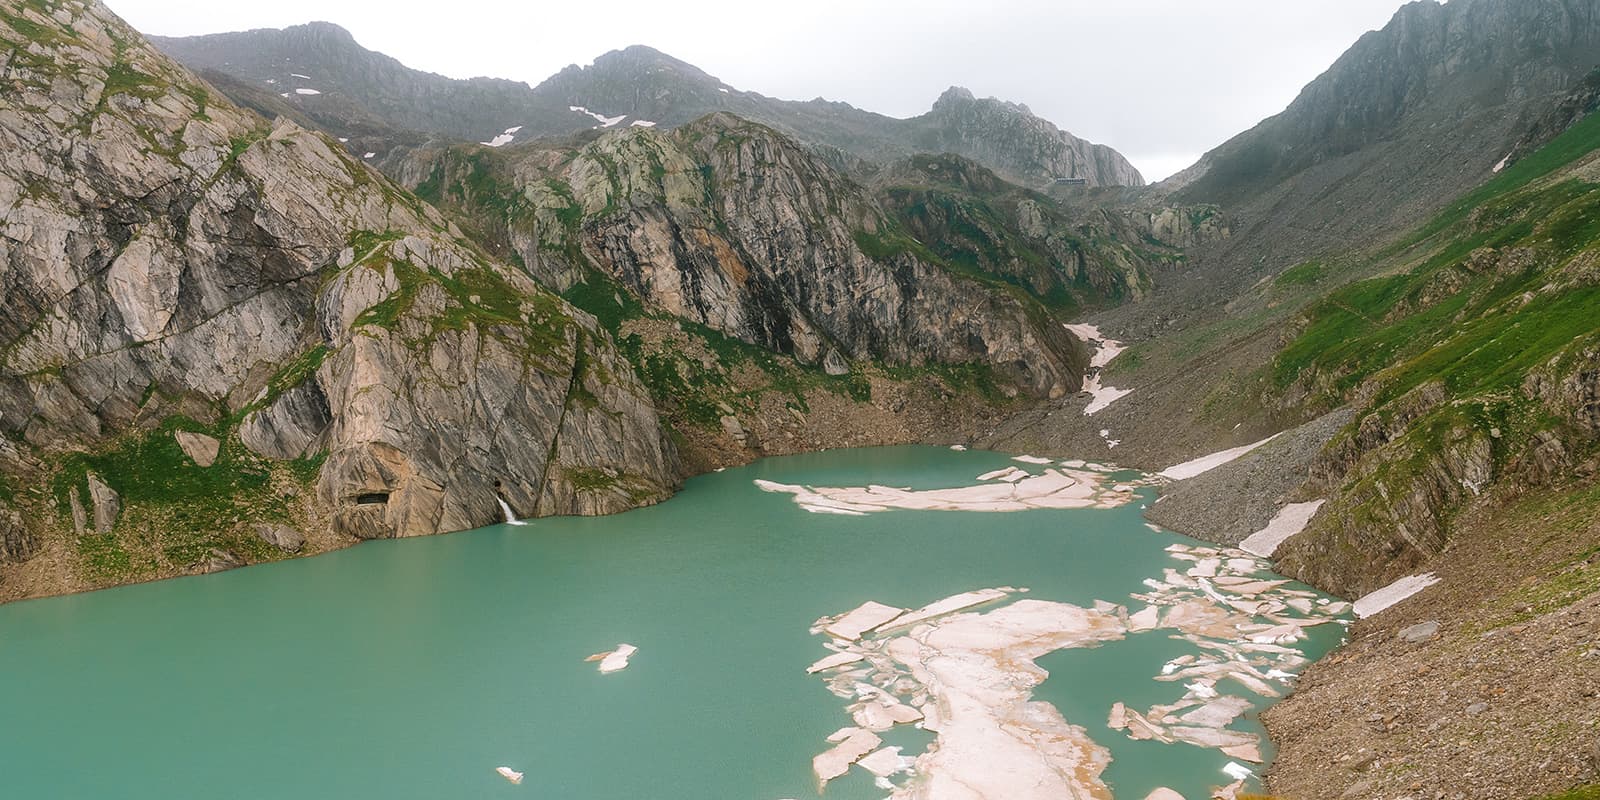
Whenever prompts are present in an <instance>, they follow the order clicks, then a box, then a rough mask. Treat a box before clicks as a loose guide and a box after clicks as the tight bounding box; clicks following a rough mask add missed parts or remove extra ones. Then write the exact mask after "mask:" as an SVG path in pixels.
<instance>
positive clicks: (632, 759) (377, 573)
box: [0, 447, 1342, 800]
mask: <svg viewBox="0 0 1600 800" xmlns="http://www.w3.org/2000/svg"><path fill="white" fill-rule="evenodd" d="M1015 464H1016V462H1013V461H1012V460H1010V458H1009V457H1008V456H1006V455H1002V454H996V453H986V452H953V451H950V450H946V449H942V448H932V447H893V448H874V449H865V450H839V451H831V452H825V453H816V454H810V455H801V456H789V457H782V458H772V459H767V460H763V461H760V462H757V463H755V464H753V465H750V466H747V467H742V468H737V469H729V470H726V471H724V472H720V473H715V474H710V475H705V476H701V477H698V478H695V479H693V480H690V481H689V482H688V483H687V484H686V485H685V486H684V488H683V490H682V492H680V493H679V494H678V495H676V496H675V497H673V498H672V499H671V500H669V501H667V502H665V503H662V504H661V505H658V506H655V507H651V508H646V509H640V510H637V511H633V512H629V513H626V514H621V515H617V516H612V517H601V518H552V519H540V520H535V521H532V522H530V523H529V524H527V525H520V526H512V525H498V526H493V527H489V528H484V529H480V530H476V531H470V532H466V533H460V534H452V535H448V536H437V537H429V538H421V539H407V540H398V541H382V542H369V543H365V544H362V545H360V546H358V547H354V548H350V549H347V550H343V551H339V552H335V553H330V554H327V555H322V556H317V557H315V558H307V559H300V560H292V561H285V562H280V563H273V564H267V565H262V566H257V567H250V568H248V569H242V570H235V571H232V572H227V573H222V574H216V575H207V576H198V577H190V578H181V579H177V580H170V581H163V582H158V583H150V584H143V585H138V586H129V587H123V588H118V589H112V590H107V591H101V592H94V593H90V594H84V595H76V596H69V597H59V598H51V599H45V600H35V601H27V602H20V603H12V604H9V605H5V606H0V712H3V720H4V721H3V722H0V785H3V787H4V788H3V790H0V792H3V794H4V796H6V797H15V798H89V797H117V798H141V799H142V798H150V799H152V800H154V799H156V798H160V800H169V799H170V798H189V797H193V798H201V797H228V798H241V799H249V800H256V799H258V798H259V799H262V800H265V799H267V798H274V799H277V798H284V799H287V798H296V799H297V800H302V799H304V798H383V799H384V800H398V799H400V798H416V799H417V800H422V799H424V798H426V799H427V800H439V799H441V798H451V799H454V798H516V797H528V798H570V799H572V800H637V798H653V799H654V800H679V799H680V798H681V799H682V800H706V799H707V798H713V799H715V800H723V799H724V798H726V799H727V800H780V799H781V798H797V799H799V798H816V797H818V796H819V790H818V788H817V781H816V778H815V777H814V776H813V774H812V763H811V760H812V757H813V756H815V755H816V754H818V753H821V752H823V751H824V750H827V749H828V748H829V747H830V746H831V745H830V744H829V743H828V742H827V737H828V736H829V734H831V733H833V732H834V731H836V730H838V729H840V728H842V727H845V726H848V725H852V724H853V723H852V722H851V718H850V715H849V714H848V712H847V711H846V708H845V706H846V701H844V700H841V699H840V698H838V697H835V696H834V695H833V694H830V693H829V691H828V688H827V685H826V681H824V680H822V679H820V678H819V677H818V676H813V675H807V674H806V671H805V670H806V667H807V666H808V665H810V664H811V663H812V662H814V661H816V660H818V659H819V658H822V657H823V656H826V655H828V654H829V651H828V650H826V649H824V648H823V644H824V642H825V641H826V639H825V637H822V636H816V635H812V634H810V633H808V630H809V629H810V628H811V626H812V625H813V623H814V622H815V621H816V620H817V619H818V618H820V617H823V616H825V615H837V614H841V613H843V612H846V611H849V610H850V609H853V608H855V607H857V606H859V605H861V604H862V603H863V602H865V601H869V600H872V601H877V602H880V603H886V604H889V605H893V606H899V607H904V608H917V607H919V606H921V605H924V604H927V603H930V602H933V601H935V600H939V599H941V598H944V597H948V596H951V595H954V594H957V593H960V592H966V591H970V590H976V589H983V588H989V587H1002V586H1013V587H1028V588H1029V589H1031V592H1030V593H1029V594H1027V595H1026V597H1027V598H1028V599H1032V600H1048V601H1059V602H1065V603H1072V604H1075V605H1080V606H1090V605H1092V604H1093V603H1094V601H1096V600H1106V601H1110V602H1112V603H1119V604H1123V605H1126V606H1128V607H1130V608H1138V607H1140V606H1141V605H1142V604H1141V603H1138V602H1136V601H1132V600H1130V599H1129V595H1130V594H1135V593H1140V592H1145V591H1148V588H1147V586H1146V585H1145V583H1144V582H1145V581H1146V580H1147V579H1152V578H1155V579H1159V578H1160V577H1161V576H1162V574H1163V571H1164V570H1167V569H1173V568H1176V569H1180V570H1181V569H1183V568H1185V567H1187V566H1191V565H1189V564H1186V563H1184V562H1181V561H1175V560H1174V559H1173V557H1172V554H1171V553H1169V552H1168V551H1167V548H1168V546H1169V545H1173V544H1188V545H1195V544H1198V543H1196V542H1194V541H1192V540H1189V539H1186V538H1184V537H1182V536H1178V535H1175V534H1171V533H1165V532H1159V531H1155V530H1152V529H1151V528H1150V527H1149V526H1147V525H1146V524H1145V521H1144V519H1143V518H1142V516H1141V507H1142V505H1143V504H1144V503H1147V502H1150V501H1152V500H1153V499H1154V496H1155V491H1154V489H1151V488H1141V489H1139V493H1140V496H1139V498H1138V499H1136V500H1135V501H1134V502H1132V503H1129V504H1126V505H1123V506H1120V507H1117V508H1111V509H1073V510H1034V511H1022V512H1015V513H977V512H951V511H887V512H883V513H874V514H868V515H864V516H842V515H829V514H814V513H808V512H807V511H806V510H804V509H803V508H801V507H800V506H799V505H797V504H796V502H795V501H794V498H793V497H791V496H790V495H788V494H783V493H773V492H765V491H762V490H761V489H759V488H758V487H757V486H756V485H755V484H754V483H753V481H754V480H756V479H764V480H768V481H773V482H776V483H783V484H803V485H817V486H866V485H868V484H882V485H889V486H900V487H914V488H919V489H925V488H945V487H960V486H970V485H973V484H974V483H976V481H975V480H974V478H975V477H976V476H977V475H979V474H980V473H985V472H989V471H993V470H997V469H1003V468H1005V467H1007V466H1013V465H1015ZM1298 588H1302V589H1303V588H1305V587H1298ZM979 610H980V611H981V610H982V609H979ZM1308 630H1309V632H1310V633H1311V639H1310V640H1309V641H1308V642H1302V643H1301V644H1300V645H1299V649H1301V650H1303V651H1304V652H1305V653H1306V654H1307V655H1308V656H1309V657H1312V658H1316V657H1318V656H1320V655H1322V654H1323V653H1325V652H1326V651H1327V650H1329V649H1330V648H1331V647H1333V646H1334V645H1336V644H1337V643H1338V640H1339V638H1340V636H1341V635H1342V629H1341V628H1340V626H1339V625H1335V624H1329V625H1322V626H1318V627H1314V628H1310V629H1308ZM623 642H626V643H630V644H633V645H636V646H637V647H638V648H639V649H638V652H637V653H636V654H635V655H634V656H633V658H632V663H631V665H630V666H629V667H628V668H627V669H625V670H623V671H621V672H616V673H612V674H600V673H599V672H598V671H597V669H596V665H595V664H594V663H592V662H586V661H585V658H586V657H588V656H589V655H591V654H595V653H600V652H604V651H608V650H611V649H613V648H615V647H616V646H617V645H618V644H619V643H623ZM1200 652H1201V648H1199V647H1198V646H1197V645H1196V644H1195V643H1194V642H1193V641H1189V640H1185V639H1183V638H1179V637H1176V636H1174V635H1172V632H1171V631H1165V630H1155V631H1149V632H1146V633H1141V634H1137V635H1130V636H1128V637H1126V638H1125V639H1122V640H1118V641H1111V642H1107V643H1105V644H1103V645H1101V646H1099V647H1095V648H1092V649H1074V650H1062V651H1058V652H1055V653H1051V654H1050V655H1047V656H1045V657H1044V658H1041V659H1039V662H1038V663H1039V665H1040V666H1041V667H1043V668H1044V669H1046V670H1048V671H1049V673H1050V676H1049V678H1048V679H1046V680H1045V682H1044V683H1043V684H1042V685H1041V686H1040V687H1039V688H1038V690H1037V691H1036V692H1035V693H1034V698H1035V699H1038V700H1044V701H1047V702H1049V703H1051V704H1053V705H1054V706H1055V707H1056V708H1057V709H1059V710H1060V711H1061V712H1062V714H1063V715H1064V716H1065V717H1066V719H1067V720H1068V721H1069V722H1071V723H1073V724H1076V725H1081V726H1083V727H1084V728H1085V729H1086V730H1087V732H1088V734H1089V735H1090V737H1091V738H1092V739H1094V741H1096V742H1097V743H1099V744H1101V745H1104V746H1105V747H1107V748H1109V749H1110V752H1111V755H1112V758H1113V760H1112V762H1111V764H1110V766H1109V767H1108V768H1107V769H1106V770H1105V772H1104V776H1103V777H1104V779H1105V781H1106V783H1107V784H1108V785H1109V787H1110V788H1111V790H1112V791H1113V792H1114V793H1115V795H1116V796H1117V797H1119V798H1135V799H1137V798H1143V797H1144V796H1145V795H1146V794H1147V793H1148V792H1149V791H1150V790H1152V789H1154V788H1156V787H1159V786H1166V787H1170V788H1172V789H1175V790H1178V791H1179V792H1182V793H1183V794H1184V795H1185V796H1187V797H1189V798H1191V799H1192V798H1200V797H1206V796H1209V794H1208V793H1209V791H1210V789H1211V787H1214V786H1219V785H1223V784H1226V783H1228V782H1230V781H1231V778H1229V777H1228V776H1227V775H1225V774H1224V773H1223V771H1222V768H1223V767H1224V766H1226V765H1227V764H1228V763H1229V762H1230V760H1231V759H1229V758H1228V757H1227V756H1224V755H1222V754H1221V753H1219V752H1218V751H1216V750H1213V749H1205V748H1201V747H1197V746H1194V745H1190V744H1184V743H1181V742H1179V743H1172V744H1166V743H1161V742H1157V741H1133V740H1131V739H1129V737H1128V735H1127V734H1126V733H1125V732H1123V731H1113V730H1110V729H1109V728H1108V727H1107V715H1108V711H1109V710H1110V709H1111V707H1112V705H1113V704H1114V703H1116V702H1118V701H1123V702H1126V703H1127V705H1128V707H1130V708H1140V709H1144V708H1148V707H1150V706H1152V705H1156V704H1161V703H1171V702H1174V701H1176V700H1177V699H1178V697H1180V696H1181V695H1182V694H1183V689H1182V686H1181V684H1177V683H1161V682H1157V681H1155V680H1154V679H1153V678H1154V676H1157V675H1160V674H1161V673H1162V668H1163V665H1164V664H1166V663H1167V662H1169V661H1171V660H1173V659H1175V658H1179V657H1182V656H1185V655H1191V654H1199V653H1200ZM1252 699H1255V698H1253V697H1252ZM1256 702H1257V705H1258V709H1257V710H1259V707H1260V706H1262V705H1264V702H1265V701H1260V700H1256ZM1231 727H1232V728H1233V729H1235V730H1245V731H1259V730H1260V729H1259V727H1257V723H1256V722H1255V720H1254V712H1251V713H1250V714H1248V715H1247V716H1246V718H1245V719H1243V720H1240V721H1237V722H1235V723H1234V724H1233V725H1232V726H1231ZM883 736H884V739H885V741H886V742H888V743H890V744H897V745H903V746H905V747H906V751H905V752H906V754H907V755H915V754H917V753H920V752H921V751H922V750H923V749H925V748H926V746H927V745H928V743H929V742H931V741H932V738H933V737H932V734H931V733H928V732H924V731H919V730H915V729H913V728H912V727H910V726H900V727H898V728H896V729H895V730H893V731H891V732H889V733H885V734H883ZM499 766H508V767H510V768H512V769H514V770H517V771H520V772H523V773H524V774H525V776H526V777H525V778H524V780H523V782H522V783H521V784H520V785H513V784H512V783H510V782H508V781H507V780H505V779H504V778H502V777H501V776H500V775H497V774H496V773H495V768H496V767H499ZM905 780H906V778H905V777H904V776H900V777H898V778H896V781H897V782H904V781H905ZM886 794H887V792H886V791H885V790H884V789H882V788H879V787H877V786H875V785H874V784H873V777H872V776H871V775H869V774H867V773H866V772H864V771H863V770H861V769H859V768H854V769H852V770H851V772H850V774H848V775H846V776H845V777H842V778H839V779H837V780H835V781H833V782H831V783H829V784H828V785H827V786H826V788H825V789H824V790H822V791H821V792H820V795H821V796H822V797H826V798H836V799H837V800H866V799H867V798H874V799H875V798H882V797H884V796H885V795H886Z"/></svg>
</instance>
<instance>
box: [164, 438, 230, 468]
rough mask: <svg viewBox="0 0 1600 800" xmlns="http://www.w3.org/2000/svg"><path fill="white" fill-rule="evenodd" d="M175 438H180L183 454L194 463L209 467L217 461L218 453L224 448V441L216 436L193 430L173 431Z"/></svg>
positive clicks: (179, 442)
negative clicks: (220, 440) (218, 439)
mask: <svg viewBox="0 0 1600 800" xmlns="http://www.w3.org/2000/svg"><path fill="white" fill-rule="evenodd" d="M172 436H173V438H175V439H177V440H178V446H179V447H181V448H183V454H184V455H186V456H188V457H189V458H191V459H193V460H194V463H196V464H198V465H200V466H202V467H209V466H211V465H212V464H215V463H217V453H218V452H219V451H220V450H221V449H222V442H219V441H217V439H216V438H215V437H212V436H207V435H205V434H203V433H194V432H192V431H173V432H172Z"/></svg>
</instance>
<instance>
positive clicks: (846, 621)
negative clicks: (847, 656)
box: [823, 600, 906, 639]
mask: <svg viewBox="0 0 1600 800" xmlns="http://www.w3.org/2000/svg"><path fill="white" fill-rule="evenodd" d="M905 611H906V610H905V609H903V608H895V607H894V606H886V605H884V604H882V603H875V602H873V601H871V600H868V601H867V602H865V603H862V604H861V605H859V606H857V607H856V608H855V609H854V610H852V611H850V612H848V613H846V614H845V615H843V616H841V617H839V618H838V619H836V620H834V621H832V622H829V623H827V624H826V625H824V626H823V630H825V631H827V632H828V634H829V635H830V636H835V637H837V638H840V639H860V638H861V634H863V633H866V632H867V631H870V630H872V629H873V628H876V627H878V626H879V625H883V624H886V623H888V622H890V621H892V620H894V619H895V618H896V617H899V616H900V615H901V614H904V613H905Z"/></svg>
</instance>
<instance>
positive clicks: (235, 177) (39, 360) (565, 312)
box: [0, 0, 676, 536]
mask: <svg viewBox="0 0 1600 800" xmlns="http://www.w3.org/2000/svg"><path fill="white" fill-rule="evenodd" d="M7 6H8V14H9V15H11V16H8V17H6V18H5V20H21V21H20V22H7V21H5V20H0V39H3V40H4V42H5V44H6V45H7V47H5V48H0V50H3V51H6V52H8V53H9V55H8V56H6V57H5V58H6V59H8V62H7V63H6V65H5V68H6V74H7V75H8V76H9V78H10V80H11V83H10V84H9V86H10V87H13V90H14V91H13V93H12V94H10V95H8V97H12V98H14V99H15V102H12V103H8V104H7V105H6V106H5V107H4V108H3V109H0V151H4V152H6V153H7V154H8V157H7V158H6V159H4V160H0V289H3V290H4V291H3V293H0V344H3V345H4V351H3V352H4V356H3V357H0V427H3V428H4V431H5V433H6V434H7V435H8V436H11V437H14V438H17V439H20V440H22V441H24V442H26V443H28V445H29V446H30V447H33V448H37V449H38V450H40V451H41V452H49V451H51V450H53V449H56V448H63V447H77V446H82V445H86V444H92V443H94V442H97V441H101V440H104V439H107V438H110V437H115V436H118V435H121V434H122V433H123V432H125V431H128V430H130V429H131V428H132V426H133V425H134V423H135V422H136V421H137V420H148V419H160V418H163V417H166V416H169V415H171V414H174V413H178V412H179V411H180V410H183V409H190V408H196V407H198V408H205V407H212V408H215V407H218V406H222V407H225V408H227V409H228V410H229V411H237V412H244V413H245V415H246V416H247V421H246V422H245V423H244V424H243V426H242V428H241V430H240V431H239V434H238V435H240V436H241V438H242V439H243V440H244V441H245V442H246V444H247V445H248V446H250V447H251V448H252V449H254V450H255V451H256V452H258V453H262V454H265V455H268V456H270V457H274V458H286V459H287V458H299V457H304V456H309V455H314V454H319V453H325V454H326V463H325V465H324V467H323V468H322V471H321V474H320V476H319V478H318V480H317V484H318V491H317V496H318V497H319V498H320V501H321V502H322V503H323V504H324V506H325V509H324V510H325V511H326V512H327V513H329V514H331V515H332V516H333V517H334V519H335V520H336V521H342V524H343V525H344V527H346V528H354V529H356V530H359V532H360V533H361V534H363V535H367V536H395V535H417V534H426V533H435V532H440V531H448V530H456V529H461V528H468V527H474V526H477V525H483V524H487V523H489V522H492V521H494V520H496V519H498V517H499V514H498V511H497V510H496V503H495V501H494V490H493V488H492V487H493V486H494V485H495V484H496V482H499V483H500V484H501V485H502V486H503V487H505V489H504V490H505V492H506V493H507V496H508V497H509V498H511V499H513V501H514V502H515V503H516V504H517V505H518V506H519V508H521V509H523V510H524V511H525V513H529V514H532V513H538V514H558V513H579V512H585V513H598V512H602V511H615V510H620V509H621V508H625V507H630V506H632V505H638V504H641V503H648V502H651V501H653V500H655V499H658V498H660V497H662V496H663V495H664V494H665V492H666V491H668V490H669V488H670V487H671V486H672V485H673V484H674V483H675V480H676V477H675V475H674V472H673V467H672V463H671V449H670V446H669V445H668V444H667V443H665V442H664V440H663V438H662V434H661V432H660V427H659V422H658V420H657V418H656V415H655V411H654V409H653V407H652V406H651V404H650V402H649V400H648V395H647V394H646V393H645V391H644V390H643V388H642V387H641V385H640V384H639V382H638V379H637V377H636V376H635V375H634V373H633V371H632V368H631V367H630V366H629V365H628V363H627V362H626V360H625V359H623V358H621V356H620V355H618V354H617V352H616V350H615V345H614V343H613V342H612V341H611V339H610V337H609V336H607V335H606V334H604V333H603V332H602V331H600V330H598V329H597V327H596V325H595V323H594V320H592V319H591V318H589V317H588V316H587V315H584V314H582V313H581V312H578V311H576V310H575V309H573V308H572V307H570V306H568V305H567V304H566V303H564V302H563V301H561V300H560V299H559V298H557V297H555V296H553V295H551V294H549V293H548V292H547V291H545V290H544V289H542V288H540V287H539V286H538V285H537V284H536V283H535V282H534V281H533V280H532V279H530V278H529V277H528V276H527V275H526V274H524V273H522V272H520V271H518V270H516V269H513V268H511V267H507V266H505V265H504V264H501V263H497V262H495V261H494V260H493V259H491V258H489V257H488V256H486V255H485V254H484V253H482V252H481V251H479V250H478V249H476V248H475V247H474V246H472V245H471V244H470V243H468V242H467V241H466V240H465V238H464V237H463V236H462V235H461V233H460V231H458V230H456V229H454V228H453V227H452V226H451V225H450V224H449V223H447V222H446V221H445V220H444V219H443V218H442V217H440V216H439V214H438V213H437V212H436V211H434V210H433V209H432V208H430V207H427V206H425V205H423V204H421V203H419V202H417V201H416V200H415V199H414V198H411V197H409V196H407V195H405V194H403V193H402V192H399V191H397V190H396V189H395V188H394V187H393V186H392V185H390V184H389V183H388V182H387V180H385V179H384V178H383V177H382V176H381V175H380V174H378V173H376V172H375V171H373V170H371V169H369V168H368V167H366V166H365V165H364V164H362V163H361V162H360V160H359V159H356V158H354V157H352V156H351V155H350V154H348V153H347V152H345V151H344V150H343V149H342V148H340V147H339V146H338V145H337V143H334V142H332V141H331V140H330V139H329V138H327V137H326V136H323V135H321V134H317V133H313V132H311V131H307V130H305V129H303V128H301V127H300V126H298V125H295V124H294V123H292V122H290V121H287V120H280V121H279V122H278V123H277V124H275V125H271V126H268V125H267V124H265V123H264V122H263V121H261V120H260V119H259V118H256V117H254V116H252V115H251V114H249V113H247V112H243V111H240V110H239V109H237V108H235V107H233V106H232V105H231V104H229V103H228V102H227V101H226V100H225V99H223V98H222V97H220V96H218V95H217V94H215V93H214V92H212V91H211V90H210V89H209V88H208V87H207V86H206V85H205V84H203V83H200V82H198V81H196V80H195V79H194V78H193V76H191V75H189V74H188V73H187V72H185V71H184V70H183V69H182V68H180V67H178V66H177V65H175V64H174V63H172V62H171V61H169V60H168V59H167V58H165V57H164V56H162V55H160V54H159V53H157V52H156V51H154V50H153V49H151V48H149V47H148V46H146V45H145V44H144V43H143V42H142V40H141V39H140V37H139V36H138V34H137V33H135V32H134V31H132V30H131V29H129V28H128V27H127V26H126V25H125V24H124V23H122V22H121V21H120V20H118V19H117V18H116V17H115V16H113V15H112V14H111V13H110V12H109V11H107V10H106V9H105V8H104V7H103V6H101V5H99V4H97V3H89V2H79V1H78V0H64V2H61V3H58V4H56V5H55V6H54V8H53V11H51V12H50V13H48V14H46V13H41V12H40V11H39V10H37V9H36V8H35V7H34V6H33V4H20V3H7ZM575 386H590V387H591V388H590V389H589V391H588V392H587V393H581V394H575V392H574V387H575ZM585 404H590V405H585ZM577 406H583V407H582V408H578V409H576V410H575V407H577ZM605 468H615V469H617V470H619V471H620V472H622V473H624V474H625V475H626V480H627V482H628V485H629V486H630V488H631V489H632V491H631V492H630V493H628V494H627V495H626V496H623V497H618V498H614V499H610V500H607V501H605V502H600V503H576V502H572V501H571V498H568V497H564V496H561V495H559V494H558V493H557V494H552V493H550V492H548V491H547V489H548V488H549V487H550V485H551V484H554V483H556V482H557V479H556V478H555V477H554V475H556V474H558V473H560V472H561V471H562V470H569V469H571V470H578V469H605ZM106 477H107V478H108V479H110V480H111V481H112V482H115V479H116V476H111V475H108V476H106ZM97 486H98V487H99V488H96V487H97ZM90 489H91V493H92V494H93V495H94V502H93V509H92V512H93V518H94V526H95V528H96V529H97V530H102V531H104V530H109V528H110V525H111V524H112V523H113V522H114V520H115V517H116V512H115V509H116V507H117V505H118V504H117V501H116V498H115V494H114V493H112V492H110V489H109V487H108V486H106V485H105V483H104V482H100V481H98V480H97V479H91V484H90ZM74 494H76V493H74ZM379 497H381V498H382V499H383V501H384V502H382V503H377V502H371V501H372V500H373V499H374V498H379ZM541 498H545V502H543V503H541V502H539V500H540V499H541ZM87 516H88V512H87V511H86V512H85V517H86V518H85V520H84V522H85V524H87V522H88V519H87Z"/></svg>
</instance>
